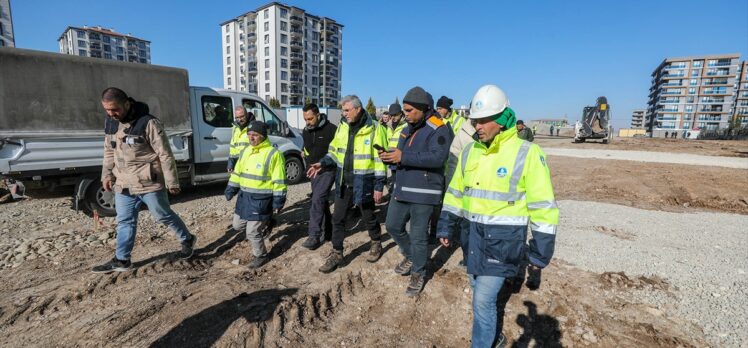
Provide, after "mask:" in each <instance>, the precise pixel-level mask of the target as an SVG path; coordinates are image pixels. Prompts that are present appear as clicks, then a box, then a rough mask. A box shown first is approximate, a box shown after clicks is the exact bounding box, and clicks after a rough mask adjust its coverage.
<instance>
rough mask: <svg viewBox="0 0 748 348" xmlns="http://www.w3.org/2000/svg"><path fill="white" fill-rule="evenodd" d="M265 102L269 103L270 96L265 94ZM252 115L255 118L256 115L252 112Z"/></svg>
mask: <svg viewBox="0 0 748 348" xmlns="http://www.w3.org/2000/svg"><path fill="white" fill-rule="evenodd" d="M265 101H266V102H268V103H269V102H270V94H265ZM252 113H253V114H255V117H257V114H256V113H254V112H252Z"/></svg>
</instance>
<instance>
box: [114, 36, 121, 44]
mask: <svg viewBox="0 0 748 348" xmlns="http://www.w3.org/2000/svg"><path fill="white" fill-rule="evenodd" d="M114 44H115V45H122V38H121V37H115V38H114Z"/></svg>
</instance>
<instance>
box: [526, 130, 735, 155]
mask: <svg viewBox="0 0 748 348" xmlns="http://www.w3.org/2000/svg"><path fill="white" fill-rule="evenodd" d="M535 143H537V144H539V145H540V146H543V147H562V148H575V149H600V148H604V149H610V150H636V151H655V152H669V153H692V154H697V155H705V156H726V157H746V158H748V141H728V140H691V139H688V140H687V139H665V138H619V137H615V138H613V140H612V141H611V142H610V143H609V144H601V143H600V142H599V141H597V140H595V141H592V140H591V141H590V142H586V143H580V144H574V143H572V138H569V137H551V136H548V135H538V136H536V137H535Z"/></svg>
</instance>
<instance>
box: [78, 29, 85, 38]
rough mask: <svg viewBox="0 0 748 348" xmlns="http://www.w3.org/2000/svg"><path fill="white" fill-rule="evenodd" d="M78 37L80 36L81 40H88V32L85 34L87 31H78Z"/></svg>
mask: <svg viewBox="0 0 748 348" xmlns="http://www.w3.org/2000/svg"><path fill="white" fill-rule="evenodd" d="M77 35H78V37H79V38H81V39H85V38H86V32H85V31H83V30H78V31H77Z"/></svg>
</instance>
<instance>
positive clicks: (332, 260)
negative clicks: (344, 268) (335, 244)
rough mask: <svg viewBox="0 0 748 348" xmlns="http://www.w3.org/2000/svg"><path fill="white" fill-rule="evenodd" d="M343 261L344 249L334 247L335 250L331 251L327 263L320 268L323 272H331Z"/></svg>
mask: <svg viewBox="0 0 748 348" xmlns="http://www.w3.org/2000/svg"><path fill="white" fill-rule="evenodd" d="M341 262H343V250H334V249H333V251H331V252H330V255H327V259H326V260H325V264H324V265H322V267H320V268H319V271H320V272H322V273H330V272H332V271H334V270H335V269H336V268H338V265H340V263H341Z"/></svg>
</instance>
